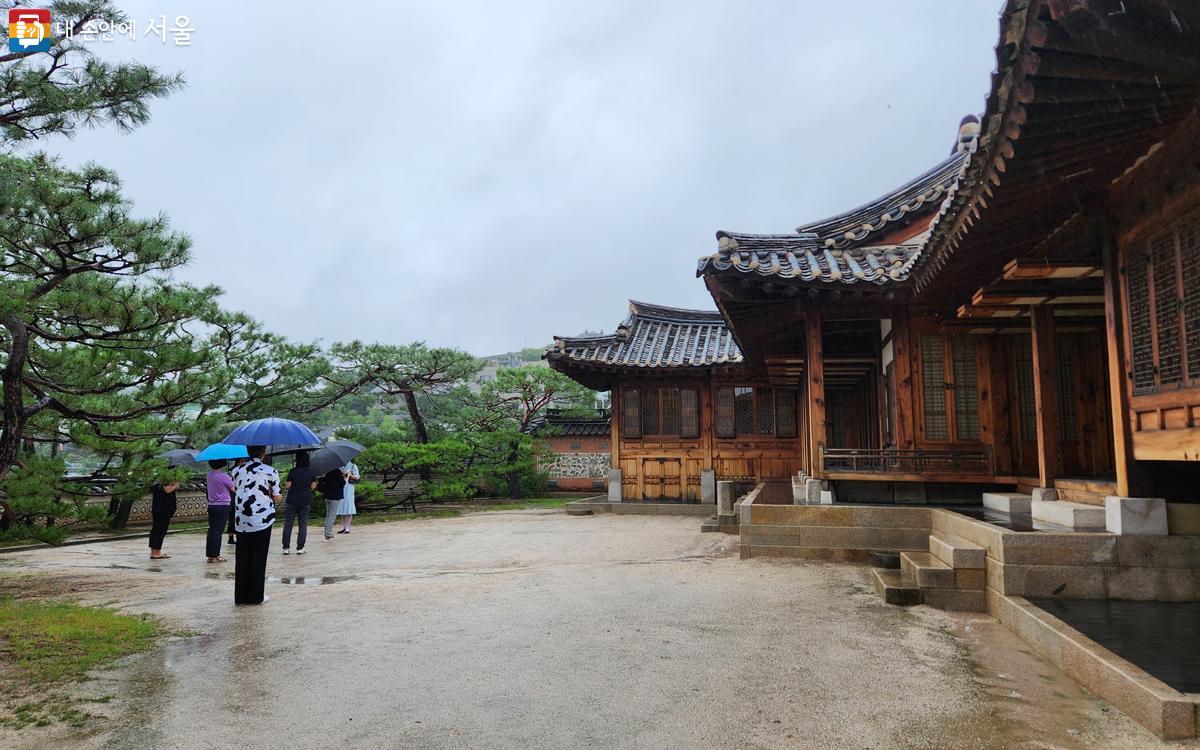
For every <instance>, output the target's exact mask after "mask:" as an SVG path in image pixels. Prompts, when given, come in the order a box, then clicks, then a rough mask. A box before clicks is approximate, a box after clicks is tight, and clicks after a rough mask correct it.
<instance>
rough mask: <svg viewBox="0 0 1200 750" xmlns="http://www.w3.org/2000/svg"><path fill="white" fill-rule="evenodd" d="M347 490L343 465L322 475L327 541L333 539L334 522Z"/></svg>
mask: <svg viewBox="0 0 1200 750" xmlns="http://www.w3.org/2000/svg"><path fill="white" fill-rule="evenodd" d="M345 491H346V475H345V474H343V473H342V467H340V466H338V467H336V468H333V469H330V470H329V471H327V472H325V475H324V476H322V477H321V494H322V495H324V496H325V541H326V542H332V541H333V522H334V521H336V520H337V517H338V510H339V509H340V508H341V507H342V497H343V494H344V493H345Z"/></svg>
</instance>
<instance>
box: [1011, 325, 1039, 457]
mask: <svg viewBox="0 0 1200 750" xmlns="http://www.w3.org/2000/svg"><path fill="white" fill-rule="evenodd" d="M1021 339H1022V341H1020V342H1019V343H1018V344H1017V347H1016V355H1017V356H1016V360H1017V362H1016V365H1017V417H1018V421H1019V422H1020V426H1021V440H1023V441H1025V442H1027V443H1036V442H1037V398H1036V393H1037V391H1036V389H1035V387H1034V385H1033V348H1032V347H1033V344H1032V342H1031V341H1030V338H1029V337H1028V336H1022V337H1021Z"/></svg>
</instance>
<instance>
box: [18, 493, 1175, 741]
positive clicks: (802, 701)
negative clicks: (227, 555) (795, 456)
mask: <svg viewBox="0 0 1200 750" xmlns="http://www.w3.org/2000/svg"><path fill="white" fill-rule="evenodd" d="M698 526H699V524H698V523H697V522H696V519H692V518H686V517H675V516H657V517H656V516H611V515H604V516H597V517H581V518H580V517H570V516H567V515H565V514H564V513H562V512H559V511H522V512H507V513H480V514H473V515H470V516H467V517H463V518H454V519H432V520H428V521H406V522H399V523H391V524H377V525H373V526H365V527H362V528H359V529H356V530H355V531H354V532H353V533H352V534H351V535H349V536H348V537H346V536H342V537H338V540H337V541H336V542H334V543H332V544H322V543H321V542H320V541H319V539H318V540H317V541H316V542H315V543H314V544H312V545H311V547H310V552H309V554H307V555H305V556H303V557H297V556H295V555H293V556H290V557H284V556H282V555H280V554H279V553H278V549H277V548H276V550H275V551H273V553H272V556H271V560H270V564H269V567H268V574H269V575H270V576H271V579H270V580H269V581H268V583H267V592H268V594H269V595H270V596H271V599H272V600H271V602H270V603H268V604H266V605H264V606H262V607H234V606H233V601H232V600H233V582H232V580H231V579H230V578H229V575H230V574H231V572H232V567H231V566H232V563H228V564H226V565H225V566H223V567H217V566H212V565H206V564H205V563H204V559H203V554H204V551H203V546H204V540H203V538H202V537H201V536H199V535H191V534H189V535H177V536H174V537H169V538H168V541H167V546H166V550H165V551H167V552H169V553H171V554H173V555H174V557H173V559H171V560H165V561H161V562H159V561H150V560H148V559H145V556H146V547H145V544H144V543H142V542H134V541H122V542H110V543H104V544H93V545H84V546H78V547H69V548H62V549H56V550H41V551H35V552H22V553H16V554H12V555H4V556H0V575H6V576H14V575H21V574H29V573H38V574H40V575H39V576H38V577H37V578H36V579H32V580H31V581H29V582H27V583H25V584H23V585H26V586H35V585H36V586H38V587H40V588H44V589H46V590H50V591H56V592H59V593H62V594H65V595H68V596H72V597H74V598H79V599H82V600H84V601H87V602H95V603H115V604H116V605H118V606H120V607H122V608H123V609H126V610H128V611H131V612H151V613H153V614H155V615H157V616H159V617H161V618H163V619H164V620H165V621H166V622H167V623H168V624H169V626H171V627H173V628H176V629H187V630H190V631H192V632H194V633H195V635H191V636H188V637H176V638H172V639H169V640H168V641H167V642H166V643H165V644H164V645H163V647H162V648H160V649H158V650H157V651H155V652H153V653H150V654H144V655H140V656H136V657H132V658H130V659H129V660H127V661H126V662H125V663H124V664H122V665H121V666H120V667H119V668H117V669H114V670H109V671H107V672H105V673H103V674H102V675H100V676H99V677H98V678H97V679H96V680H95V681H93V682H92V683H91V684H89V685H87V686H85V687H84V688H83V691H84V692H85V693H89V694H111V695H115V696H117V697H116V699H115V700H114V701H112V702H111V703H110V704H107V705H106V706H105V707H104V710H105V711H106V712H107V713H109V714H110V715H111V718H109V719H106V720H99V721H96V722H94V723H93V725H92V726H91V727H89V728H88V729H87V730H84V731H79V730H70V729H66V728H57V729H45V730H26V731H23V732H22V733H20V734H15V733H11V732H10V733H8V734H4V733H2V732H0V746H2V747H50V746H53V747H61V748H75V747H111V748H145V747H163V748H167V747H171V748H212V747H229V746H234V745H240V746H252V747H289V748H328V747H352V748H359V747H362V748H393V747H394V748H464V747H471V748H474V747H489V748H509V747H511V748H565V747H600V748H607V747H621V748H746V747H754V748H798V747H802V748H1080V749H1082V748H1142V747H1146V748H1153V747H1161V746H1163V745H1161V743H1159V742H1158V741H1157V740H1156V739H1155V738H1154V737H1153V736H1152V735H1150V734H1149V733H1148V732H1146V731H1145V730H1143V729H1142V728H1141V727H1139V726H1137V725H1136V724H1135V723H1133V722H1132V721H1131V720H1129V719H1128V718H1126V717H1124V716H1123V715H1121V714H1120V713H1119V712H1118V711H1116V710H1115V709H1111V708H1109V707H1108V706H1106V705H1105V704H1103V703H1101V702H1099V701H1097V700H1096V699H1094V698H1092V697H1091V696H1090V695H1088V694H1087V693H1085V692H1083V691H1082V690H1081V689H1080V688H1079V687H1078V686H1076V685H1075V683H1074V682H1072V681H1071V680H1069V679H1068V678H1066V677H1065V676H1064V675H1062V674H1061V673H1060V672H1058V670H1056V669H1055V668H1054V667H1053V666H1052V665H1051V664H1049V663H1048V662H1046V661H1045V660H1043V659H1041V658H1040V657H1038V656H1036V655H1035V654H1033V653H1032V652H1031V651H1030V650H1029V648H1028V647H1026V646H1025V644H1024V643H1023V642H1022V641H1020V640H1018V639H1017V638H1016V637H1015V636H1014V635H1012V634H1011V633H1010V632H1009V631H1007V630H1006V629H1004V628H1003V627H1002V626H1000V625H997V624H995V623H994V621H992V620H991V619H990V618H987V617H984V616H979V615H963V616H956V615H949V614H946V613H942V612H938V611H936V610H931V609H928V608H925V607H916V608H912V609H903V608H898V607H891V606H888V605H885V604H883V603H882V602H881V601H880V600H879V599H878V598H877V597H876V596H875V595H874V594H873V593H872V592H871V591H870V590H869V586H868V577H867V576H868V572H869V569H868V568H865V567H859V566H850V565H830V564H819V563H805V562H791V561H773V560H763V559H753V560H739V559H737V555H736V544H737V542H736V537H729V536H725V535H722V534H700V533H699V531H698ZM277 546H278V545H277V543H276V547H277ZM10 581H11V578H10ZM34 581H37V582H36V583H34Z"/></svg>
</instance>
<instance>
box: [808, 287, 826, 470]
mask: <svg viewBox="0 0 1200 750" xmlns="http://www.w3.org/2000/svg"><path fill="white" fill-rule="evenodd" d="M804 338H805V346H806V348H807V351H806V356H805V362H804V365H805V368H804V369H805V372H806V373H807V380H808V382H807V385H808V388H807V389H806V390H807V395H808V430H809V432H808V448H809V458H808V466H809V473H810V474H812V475H813V476H814V477H823V476H824V475H825V471H824V468H823V467H822V466H821V454H822V451H823V450H824V448H825V356H824V353H823V352H822V350H821V313H819V312H816V311H815V310H809V311H807V312H806V313H805V314H804Z"/></svg>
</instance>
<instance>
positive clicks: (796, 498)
mask: <svg viewBox="0 0 1200 750" xmlns="http://www.w3.org/2000/svg"><path fill="white" fill-rule="evenodd" d="M804 481H805V480H803V479H800V478H798V477H792V505H803V504H804V503H805V502H807V501H808V497H807V496H806V495H805V494H804V492H805V490H804Z"/></svg>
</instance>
